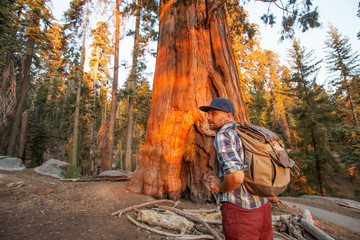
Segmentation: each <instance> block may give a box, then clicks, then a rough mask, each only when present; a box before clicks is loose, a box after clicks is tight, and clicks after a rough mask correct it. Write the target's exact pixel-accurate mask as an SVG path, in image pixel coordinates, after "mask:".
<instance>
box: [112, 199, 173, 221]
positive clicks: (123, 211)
mask: <svg viewBox="0 0 360 240" xmlns="http://www.w3.org/2000/svg"><path fill="white" fill-rule="evenodd" d="M158 203H170V204H177V203H176V202H174V201H172V200H167V199H161V200H155V201H151V202H146V203H141V204H138V205H134V206H131V207H128V208H124V209H121V210H119V211H116V212H113V213H112V214H111V216H116V215H118V216H119V217H121V215H122V214H123V213H126V212H130V211H132V210H134V209H136V208H142V207H148V206H151V205H155V204H158Z"/></svg>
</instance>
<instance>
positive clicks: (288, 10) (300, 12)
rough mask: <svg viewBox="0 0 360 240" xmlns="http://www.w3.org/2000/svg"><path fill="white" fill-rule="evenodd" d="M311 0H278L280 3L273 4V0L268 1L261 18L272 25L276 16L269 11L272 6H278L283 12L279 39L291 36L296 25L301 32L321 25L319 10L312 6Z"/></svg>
mask: <svg viewBox="0 0 360 240" xmlns="http://www.w3.org/2000/svg"><path fill="white" fill-rule="evenodd" d="M312 2H313V1H312V0H301V1H294V0H288V1H285V2H280V4H278V3H277V2H275V4H273V3H274V2H273V1H270V2H269V3H268V4H269V8H268V12H266V13H264V14H263V16H262V17H261V19H262V20H263V22H264V23H265V24H269V25H270V26H273V25H274V24H276V23H277V22H276V17H275V16H274V14H273V13H272V12H271V7H272V6H274V7H277V8H279V9H280V10H282V12H283V16H282V21H281V25H282V31H281V37H280V40H284V39H287V38H293V37H294V33H295V28H296V26H298V27H299V28H300V29H301V31H302V32H306V31H307V30H309V29H313V28H317V27H320V26H321V24H320V22H319V10H318V8H317V7H315V8H314V7H313V3H312Z"/></svg>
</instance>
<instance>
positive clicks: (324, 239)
mask: <svg viewBox="0 0 360 240" xmlns="http://www.w3.org/2000/svg"><path fill="white" fill-rule="evenodd" d="M301 226H302V227H303V228H304V229H305V230H306V231H307V232H309V233H310V234H311V235H312V236H313V237H315V238H316V239H318V240H335V239H334V238H332V237H330V236H329V235H327V234H326V233H325V232H324V231H322V230H321V229H320V228H318V227H316V226H315V224H314V220H313V219H312V216H311V213H310V211H309V210H308V209H304V210H303V216H302V218H301Z"/></svg>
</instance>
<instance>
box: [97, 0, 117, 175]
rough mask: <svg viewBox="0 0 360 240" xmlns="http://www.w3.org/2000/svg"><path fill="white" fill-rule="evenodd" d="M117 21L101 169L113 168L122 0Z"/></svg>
mask: <svg viewBox="0 0 360 240" xmlns="http://www.w3.org/2000/svg"><path fill="white" fill-rule="evenodd" d="M115 15H116V23H115V54H114V79H113V85H112V93H111V108H110V122H109V134H108V140H107V142H108V143H107V147H106V153H105V154H103V158H102V159H101V170H103V171H104V170H107V169H109V168H111V163H112V159H113V150H114V135H115V120H116V109H117V98H116V93H117V90H118V89H117V88H118V79H119V41H120V0H116V10H115Z"/></svg>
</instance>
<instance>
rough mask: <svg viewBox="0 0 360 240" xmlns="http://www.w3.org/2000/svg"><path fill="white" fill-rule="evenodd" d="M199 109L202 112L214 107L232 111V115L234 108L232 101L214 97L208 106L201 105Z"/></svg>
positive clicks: (228, 111)
mask: <svg viewBox="0 0 360 240" xmlns="http://www.w3.org/2000/svg"><path fill="white" fill-rule="evenodd" d="M199 109H200V110H201V111H203V112H208V111H209V110H210V109H214V110H219V111H223V112H227V113H232V115H233V116H234V114H235V109H234V105H233V104H232V102H231V101H230V100H228V99H226V98H220V97H216V98H214V99H213V100H212V101H211V103H210V106H201V107H200V108H199Z"/></svg>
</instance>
